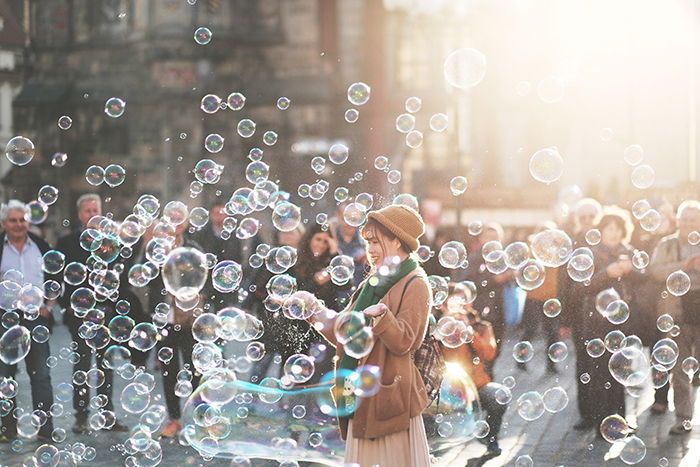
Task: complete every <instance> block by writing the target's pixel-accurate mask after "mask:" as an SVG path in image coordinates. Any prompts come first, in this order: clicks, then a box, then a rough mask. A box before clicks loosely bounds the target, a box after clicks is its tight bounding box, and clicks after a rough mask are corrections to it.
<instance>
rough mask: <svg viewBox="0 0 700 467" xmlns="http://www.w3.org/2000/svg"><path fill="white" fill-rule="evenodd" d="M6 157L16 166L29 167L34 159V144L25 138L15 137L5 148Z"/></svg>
mask: <svg viewBox="0 0 700 467" xmlns="http://www.w3.org/2000/svg"><path fill="white" fill-rule="evenodd" d="M5 157H7V160H9V161H10V162H12V163H13V164H14V165H19V166H23V165H27V164H29V162H31V160H32V159H33V158H34V143H32V141H31V140H30V139H29V138H25V137H24V136H15V137H14V138H12V139H11V140H10V141H8V142H7V146H5Z"/></svg>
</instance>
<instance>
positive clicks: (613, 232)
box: [600, 222, 623, 248]
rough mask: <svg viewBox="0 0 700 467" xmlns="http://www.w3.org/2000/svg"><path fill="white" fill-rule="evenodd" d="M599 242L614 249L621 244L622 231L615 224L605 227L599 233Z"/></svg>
mask: <svg viewBox="0 0 700 467" xmlns="http://www.w3.org/2000/svg"><path fill="white" fill-rule="evenodd" d="M600 234H601V241H602V242H603V245H605V246H607V247H611V248H615V247H617V246H620V245H621V244H622V234H623V232H622V229H621V228H620V226H619V225H617V223H615V222H611V223H609V224H608V225H606V226H605V227H604V228H603V229H602V230H601V231H600Z"/></svg>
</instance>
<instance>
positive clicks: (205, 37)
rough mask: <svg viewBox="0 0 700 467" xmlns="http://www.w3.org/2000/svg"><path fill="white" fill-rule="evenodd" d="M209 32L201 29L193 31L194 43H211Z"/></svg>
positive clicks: (206, 29) (207, 29)
mask: <svg viewBox="0 0 700 467" xmlns="http://www.w3.org/2000/svg"><path fill="white" fill-rule="evenodd" d="M211 36H212V33H211V30H210V29H209V28H205V27H201V28H197V29H196V30H195V31H194V41H195V42H196V43H197V44H199V45H207V44H208V43H210V42H211Z"/></svg>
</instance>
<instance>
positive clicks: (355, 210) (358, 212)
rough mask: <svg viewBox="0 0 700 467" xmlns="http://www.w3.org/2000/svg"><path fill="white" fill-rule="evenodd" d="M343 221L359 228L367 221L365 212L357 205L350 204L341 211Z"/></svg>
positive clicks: (362, 207)
mask: <svg viewBox="0 0 700 467" xmlns="http://www.w3.org/2000/svg"><path fill="white" fill-rule="evenodd" d="M343 219H344V220H345V222H346V223H347V224H348V225H351V226H353V227H359V226H361V225H362V224H364V223H365V221H366V220H367V211H366V210H365V209H364V206H362V205H360V204H358V203H350V204H348V205H347V206H345V209H344V210H343Z"/></svg>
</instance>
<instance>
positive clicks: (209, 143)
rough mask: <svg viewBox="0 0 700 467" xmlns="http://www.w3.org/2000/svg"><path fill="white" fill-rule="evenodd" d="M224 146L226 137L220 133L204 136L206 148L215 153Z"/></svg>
mask: <svg viewBox="0 0 700 467" xmlns="http://www.w3.org/2000/svg"><path fill="white" fill-rule="evenodd" d="M223 148H224V137H223V136H221V135H220V134H218V133H212V134H209V135H207V136H206V138H204V149H206V150H207V151H209V152H211V153H213V154H215V153H217V152H219V151H221V150H222V149H223Z"/></svg>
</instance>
